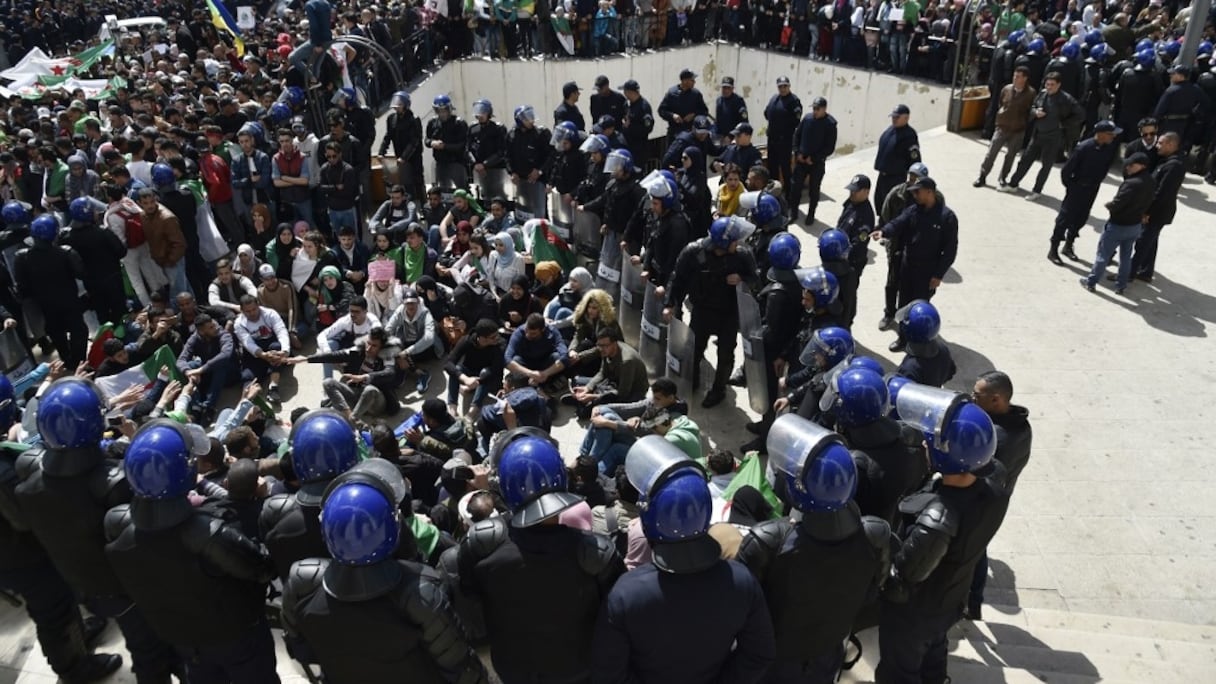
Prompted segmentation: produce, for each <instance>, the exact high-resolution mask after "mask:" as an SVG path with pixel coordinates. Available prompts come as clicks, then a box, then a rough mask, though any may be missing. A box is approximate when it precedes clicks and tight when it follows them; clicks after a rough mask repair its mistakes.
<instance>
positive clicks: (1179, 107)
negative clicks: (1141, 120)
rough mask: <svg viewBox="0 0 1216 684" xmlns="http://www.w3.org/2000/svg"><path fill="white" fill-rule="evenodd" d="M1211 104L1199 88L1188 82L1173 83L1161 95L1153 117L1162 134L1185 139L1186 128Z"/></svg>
mask: <svg viewBox="0 0 1216 684" xmlns="http://www.w3.org/2000/svg"><path fill="white" fill-rule="evenodd" d="M1210 106H1211V103H1210V102H1208V101H1207V96H1206V95H1204V94H1203V91H1202V90H1200V89H1199V86H1197V85H1195V84H1194V83H1191V82H1189V81H1184V82H1182V83H1174V84H1172V85H1171V86H1170V87H1168V88H1166V89H1165V92H1164V93H1161V99H1160V100H1158V101H1157V108H1156V109H1154V110H1153V116H1155V117H1157V121H1158V122H1160V124H1161V132H1162V133H1170V132H1173V133H1177V134H1178V135H1181V136H1183V137H1184V138H1185V137H1186V134H1187V126H1188V125H1189V124H1190V122H1191V121H1192V120H1194V119H1197V118H1199V117H1200V116H1201V115H1202V114H1203V113H1204V112H1206V111H1207V109H1208V107H1210Z"/></svg>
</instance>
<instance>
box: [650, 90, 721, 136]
mask: <svg viewBox="0 0 1216 684" xmlns="http://www.w3.org/2000/svg"><path fill="white" fill-rule="evenodd" d="M689 114H709V108H708V107H706V106H705V98H704V97H702V95H701V91H700V90H697V89H696V88H689V89H688V90H683V89H681V88H680V86H679V85H678V84H677V85H673V86H672V87H670V88H668V89H667V94H666V95H664V96H663V99H662V101H660V102H659V116H661V117H663V120H664V121H666V122H667V137H669V138H674V137H675V136H676V134H677V133H679V132H680V131H687V130H689V129H691V128H692V121H681V122H679V123H677V122H676V120H675V118H676V117H677V116H681V117H687V116H688V115H689Z"/></svg>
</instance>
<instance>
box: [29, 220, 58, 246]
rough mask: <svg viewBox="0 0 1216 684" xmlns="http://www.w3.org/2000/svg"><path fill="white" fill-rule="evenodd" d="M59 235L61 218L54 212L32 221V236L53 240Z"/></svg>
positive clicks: (46, 240) (48, 240)
mask: <svg viewBox="0 0 1216 684" xmlns="http://www.w3.org/2000/svg"><path fill="white" fill-rule="evenodd" d="M58 236H59V219H57V218H55V215H54V214H43V215H41V216H39V217H38V218H36V219H34V220H33V222H32V223H30V237H32V238H34V239H35V240H42V241H43V242H51V241H53V240H54V239H55V238H56V237H58Z"/></svg>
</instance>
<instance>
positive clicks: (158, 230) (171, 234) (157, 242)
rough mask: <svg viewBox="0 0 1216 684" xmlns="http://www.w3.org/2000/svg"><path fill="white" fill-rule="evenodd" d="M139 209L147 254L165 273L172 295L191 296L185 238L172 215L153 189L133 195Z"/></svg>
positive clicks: (144, 189)
mask: <svg viewBox="0 0 1216 684" xmlns="http://www.w3.org/2000/svg"><path fill="white" fill-rule="evenodd" d="M136 197H138V201H139V208H140V209H142V210H143V212H144V215H143V228H144V237H145V238H146V239H147V241H148V253H149V254H150V255H151V256H152V261H155V262H156V265H157V266H160V267H161V268H162V269H163V270H164V271H165V277H166V278H168V279H169V287H170V288H171V294H172V295H173V296H174V297H176V296H177V295H179V294H181V293H182V292H193V290H191V289H190V281H189V280H187V279H186V260H185V258H184V257H185V256H186V236H185V235H184V234H183V233H182V227H181V224H180V223H179V222H178V220H177V217H176V216H174V215H173V212H171V211H169V210H168V209H167V208H166V207H165V206H164V205H163V204H161V203H160V202H159V201H158V200H157V197H156V191H155V190H153V189H152V188H142V189H140V191H139V192H138V194H137V195H136Z"/></svg>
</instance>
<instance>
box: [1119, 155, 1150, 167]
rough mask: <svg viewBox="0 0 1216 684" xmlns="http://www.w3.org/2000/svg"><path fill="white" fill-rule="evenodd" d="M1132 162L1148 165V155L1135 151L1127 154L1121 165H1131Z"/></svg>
mask: <svg viewBox="0 0 1216 684" xmlns="http://www.w3.org/2000/svg"><path fill="white" fill-rule="evenodd" d="M1132 164H1140V165H1141V166H1149V161H1148V155H1147V154H1145V153H1143V152H1136V153H1133V154H1129V155H1127V158H1126V159H1124V160H1123V165H1124V166H1131V165H1132Z"/></svg>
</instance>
